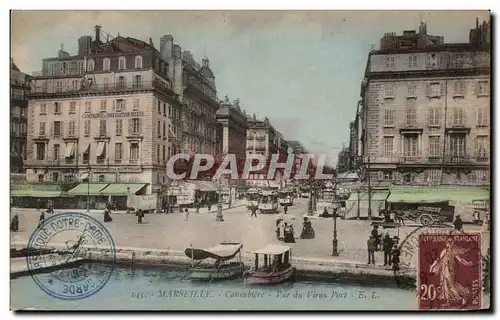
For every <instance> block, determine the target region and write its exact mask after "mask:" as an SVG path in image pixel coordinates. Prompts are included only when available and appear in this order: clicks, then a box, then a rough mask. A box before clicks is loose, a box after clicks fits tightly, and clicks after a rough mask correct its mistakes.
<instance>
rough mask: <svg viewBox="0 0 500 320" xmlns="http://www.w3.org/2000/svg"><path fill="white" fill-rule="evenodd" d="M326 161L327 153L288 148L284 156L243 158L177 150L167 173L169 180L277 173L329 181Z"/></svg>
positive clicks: (268, 177) (272, 175) (273, 175)
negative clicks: (317, 153)
mask: <svg viewBox="0 0 500 320" xmlns="http://www.w3.org/2000/svg"><path fill="white" fill-rule="evenodd" d="M216 158H217V159H216ZM326 162H327V155H312V154H294V153H292V150H291V149H290V150H289V151H288V154H287V155H286V156H285V155H284V154H283V153H277V154H271V155H269V156H268V157H266V156H264V155H262V154H254V153H252V154H247V155H246V156H243V157H242V156H240V157H238V156H237V155H235V154H225V155H223V156H222V157H214V156H212V155H210V154H195V155H193V154H187V153H180V154H175V155H173V156H172V157H170V158H169V159H168V161H167V162H166V173H167V177H168V178H169V179H171V180H182V179H187V178H189V179H192V180H195V179H199V178H200V176H204V177H210V178H211V179H213V180H218V179H220V178H221V177H222V176H230V177H231V179H233V180H249V179H250V176H251V175H252V174H258V175H259V176H261V177H262V178H263V179H265V180H273V179H275V178H276V175H277V174H278V173H279V175H280V178H283V179H292V178H293V179H295V180H308V179H311V178H313V179H315V180H332V179H333V177H334V175H333V174H332V173H328V172H325V171H329V170H328V169H327V168H328V166H327V165H326ZM330 171H331V170H330Z"/></svg>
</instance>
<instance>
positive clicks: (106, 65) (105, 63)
mask: <svg viewBox="0 0 500 320" xmlns="http://www.w3.org/2000/svg"><path fill="white" fill-rule="evenodd" d="M109 69H111V61H110V60H109V58H104V60H102V70H104V71H109Z"/></svg>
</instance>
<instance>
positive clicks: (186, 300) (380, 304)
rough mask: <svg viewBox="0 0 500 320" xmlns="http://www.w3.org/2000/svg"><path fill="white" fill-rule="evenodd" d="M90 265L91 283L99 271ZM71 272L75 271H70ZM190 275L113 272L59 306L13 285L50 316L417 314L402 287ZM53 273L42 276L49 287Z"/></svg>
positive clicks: (28, 284) (27, 284)
mask: <svg viewBox="0 0 500 320" xmlns="http://www.w3.org/2000/svg"><path fill="white" fill-rule="evenodd" d="M89 266H90V265H88V264H87V265H85V267H86V269H87V270H89V277H92V276H95V277H99V272H100V271H99V270H100V268H99V266H98V265H92V266H91V268H88V267H89ZM66 271H71V269H68V270H66ZM184 275H185V271H181V270H173V269H152V268H135V269H132V268H126V267H117V268H115V269H114V271H113V274H112V275H111V278H110V279H109V281H108V282H107V284H106V285H105V286H104V288H103V289H102V290H100V291H99V292H97V293H96V294H95V295H92V296H90V297H88V298H85V299H79V300H69V301H68V300H60V299H57V298H53V297H51V296H50V295H48V294H47V293H46V292H45V291H43V290H42V289H40V287H38V285H37V284H36V283H35V282H34V281H33V279H32V277H31V276H29V275H28V276H21V277H18V278H14V279H11V307H12V308H13V309H24V308H37V309H45V310H72V311H74V310H415V309H416V301H417V300H416V292H415V291H412V290H404V289H399V288H397V287H392V288H391V287H367V286H358V285H349V284H345V283H344V284H340V283H330V282H318V281H304V280H299V281H296V282H289V283H284V284H280V285H275V286H258V287H254V286H245V284H244V282H243V280H238V279H235V280H227V281H219V282H212V283H210V284H208V283H204V282H201V283H200V282H191V281H190V280H182V277H183V276H184ZM51 276H53V275H52V274H51V273H45V274H42V275H39V278H40V279H42V283H43V282H44V281H43V278H44V277H46V279H47V283H49V282H50V281H49V279H50V277H51Z"/></svg>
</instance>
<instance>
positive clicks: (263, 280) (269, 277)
mask: <svg viewBox="0 0 500 320" xmlns="http://www.w3.org/2000/svg"><path fill="white" fill-rule="evenodd" d="M294 274H295V267H289V268H287V269H285V270H282V271H279V272H263V271H255V272H251V273H249V274H248V275H246V283H247V284H277V283H282V282H285V281H288V280H290V279H292V278H293V276H294Z"/></svg>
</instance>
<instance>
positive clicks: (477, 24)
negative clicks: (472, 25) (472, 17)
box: [476, 18, 479, 28]
mask: <svg viewBox="0 0 500 320" xmlns="http://www.w3.org/2000/svg"><path fill="white" fill-rule="evenodd" d="M476 28H479V18H476Z"/></svg>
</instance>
